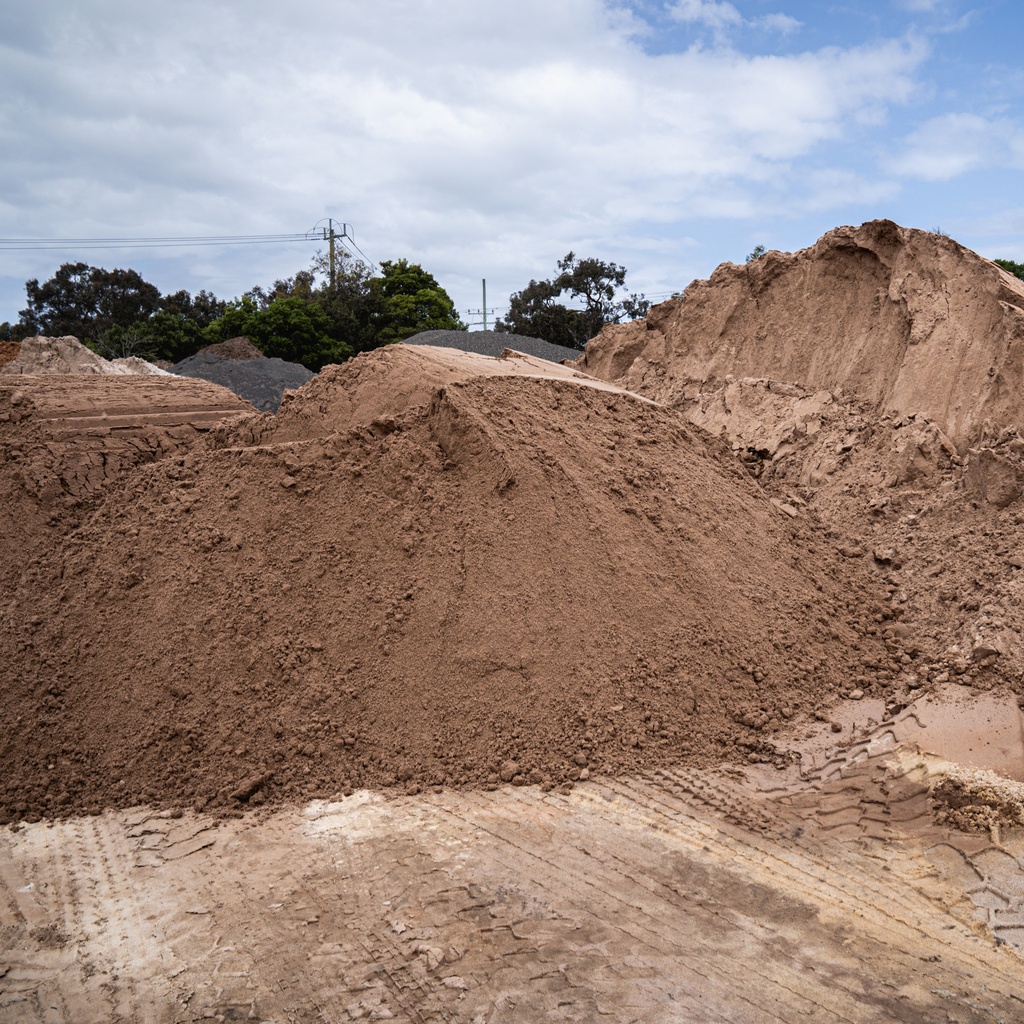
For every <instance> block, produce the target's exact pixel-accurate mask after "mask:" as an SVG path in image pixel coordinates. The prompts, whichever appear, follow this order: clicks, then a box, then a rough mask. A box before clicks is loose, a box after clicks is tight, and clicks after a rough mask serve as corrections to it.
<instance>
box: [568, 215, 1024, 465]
mask: <svg viewBox="0 0 1024 1024" xmlns="http://www.w3.org/2000/svg"><path fill="white" fill-rule="evenodd" d="M1022 342H1024V282H1022V281H1020V280H1018V279H1017V278H1015V277H1013V276H1012V275H1010V274H1007V273H1006V272H1005V271H1004V270H1002V269H1001V268H1000V267H998V266H996V264H994V263H992V262H990V261H989V260H986V259H983V258H982V257H980V256H978V255H977V254H976V253H973V252H971V251H970V250H969V249H965V248H964V247H963V246H961V245H959V244H958V243H957V242H955V241H953V240H952V239H950V238H946V237H944V236H941V235H934V234H931V233H929V232H926V231H917V230H914V229H911V228H902V227H899V226H898V225H896V224H894V223H892V221H871V222H870V223H867V224H863V225H861V226H860V227H858V228H853V227H841V228H836V229H835V230H833V231H830V232H828V233H827V234H826V235H824V236H822V238H821V239H819V240H818V242H817V243H815V244H814V245H813V246H811V247H810V248H808V249H802V250H800V251H799V252H796V253H781V252H769V253H767V254H765V256H763V257H762V258H761V259H758V260H754V261H753V262H751V263H748V264H746V265H744V266H737V265H735V264H732V263H724V264H722V266H720V267H719V268H718V269H717V270H716V271H715V272H714V274H712V275H711V277H710V278H709V279H708V280H707V281H694V282H693V284H691V285H690V286H689V287H688V288H687V290H686V291H685V292H684V294H683V296H682V297H681V298H680V299H675V300H671V301H669V302H665V303H662V304H661V305H659V306H656V307H654V309H652V310H651V313H650V315H649V316H648V317H647V319H646V320H638V321H634V322H633V323H631V324H627V325H624V326H618V327H610V328H606V329H605V331H604V332H602V334H600V335H598V337H597V338H595V339H594V340H593V341H591V342H590V343H589V344H588V346H587V353H586V356H585V358H584V359H581V360H579V361H578V364H577V365H579V366H580V368H582V369H586V371H587V372H588V373H592V374H594V375H595V376H597V377H602V378H604V379H607V380H619V381H621V382H622V383H623V384H624V385H625V386H626V387H630V388H632V389H633V390H635V391H639V392H640V393H641V394H651V393H653V392H655V391H658V392H660V393H661V394H662V395H667V394H668V393H670V392H671V391H672V390H673V383H675V384H676V385H677V386H678V385H680V384H682V382H685V381H691V380H698V381H704V380H708V379H709V378H710V379H715V378H718V379H721V378H724V377H725V376H727V375H728V376H732V377H736V378H744V377H750V378H764V377H768V378H771V379H772V380H776V381H788V382H794V383H798V384H801V385H803V386H804V387H808V388H811V389H820V388H826V389H832V390H835V389H839V390H842V391H845V392H848V393H850V394H852V395H855V396H856V397H858V398H860V399H862V400H864V401H865V402H867V403H868V404H869V405H870V406H871V407H872V408H873V409H874V410H875V411H876V412H879V413H883V412H892V413H895V414H896V415H898V416H908V415H913V414H918V415H922V416H924V417H927V418H928V419H930V420H933V421H934V422H935V423H936V424H938V426H939V427H940V428H941V429H942V430H943V431H944V432H945V433H946V434H948V435H949V436H950V437H951V438H952V439H953V441H954V442H955V443H956V444H957V445H958V446H959V447H961V448H963V447H965V446H966V445H969V444H972V443H973V442H974V441H975V440H976V438H977V436H978V434H979V432H980V430H981V428H982V427H983V425H984V423H985V420H986V419H993V420H998V421H1001V422H1011V423H1015V422H1018V420H1020V418H1021V410H1022V407H1021V394H1022V384H1024V345H1022Z"/></svg>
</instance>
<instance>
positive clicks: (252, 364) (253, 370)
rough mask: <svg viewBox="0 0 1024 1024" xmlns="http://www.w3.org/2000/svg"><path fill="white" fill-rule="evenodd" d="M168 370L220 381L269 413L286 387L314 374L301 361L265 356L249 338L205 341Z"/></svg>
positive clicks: (293, 385)
mask: <svg viewBox="0 0 1024 1024" xmlns="http://www.w3.org/2000/svg"><path fill="white" fill-rule="evenodd" d="M253 353H255V354H253ZM171 373H174V374H177V375H178V376H181V377H194V378H197V379H199V380H208V381H211V382H212V383H214V384H220V385H221V386H222V387H225V388H228V389H230V390H231V391H233V392H234V393H235V394H236V395H239V396H240V397H241V398H244V399H245V400H246V401H247V402H251V403H252V405H253V406H255V408H257V409H259V410H260V411H261V412H271V413H272V412H276V411H277V408H278V406H279V405H280V404H281V398H282V396H283V395H284V393H285V392H286V391H288V390H290V389H293V388H299V387H302V385H303V384H305V383H306V382H307V381H308V380H311V379H312V378H313V377H314V376H315V374H314V373H313V371H312V370H308V369H306V367H305V366H303V365H302V364H301V363H289V362H286V361H285V360H283V359H278V358H276V357H274V358H267V356H265V355H264V354H263V353H262V352H260V350H259V349H258V348H256V346H255V345H253V344H252V342H251V341H249V340H248V338H231V339H229V340H228V341H222V342H219V343H217V344H215V345H208V346H207V347H206V348H203V349H200V350H199V351H198V352H197V353H196V354H195V355H191V356H188V357H187V358H185V359H182V360H181V362H179V363H175V364H174V366H172V367H171Z"/></svg>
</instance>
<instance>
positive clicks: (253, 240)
mask: <svg viewBox="0 0 1024 1024" xmlns="http://www.w3.org/2000/svg"><path fill="white" fill-rule="evenodd" d="M315 238H317V235H316V234H315V233H314V232H312V231H304V232H294V233H291V234H277V235H270V234H268V235H181V236H175V235H164V236H154V237H146V238H0V251H7V252H12V251H31V250H43V249H170V248H192V247H194V246H218V245H274V244H277V243H281V242H310V241H313V240H314V239H315Z"/></svg>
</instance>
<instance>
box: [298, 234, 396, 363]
mask: <svg viewBox="0 0 1024 1024" xmlns="http://www.w3.org/2000/svg"><path fill="white" fill-rule="evenodd" d="M329 260H330V257H329V255H328V254H327V253H324V252H318V253H317V254H316V258H315V259H314V261H313V267H312V270H313V272H314V273H316V274H319V275H320V276H321V278H322V279H323V280H324V282H325V283H324V284H323V285H321V286H320V287H319V288H318V289H316V290H315V292H314V294H315V298H316V302H317V303H318V304H319V305H320V308H321V309H323V311H324V313H326V314H327V318H328V321H329V326H328V329H327V333H328V335H329V336H330V337H331V338H332V339H333V340H334V341H335V342H336V343H341V344H343V345H347V346H348V347H349V348H350V349H351V350H352V351H353V352H354V353H355V352H366V351H368V350H369V349H372V348H376V347H377V345H379V344H380V342H379V341H378V340H377V332H376V329H375V327H374V322H373V318H374V312H375V311H376V308H377V303H378V298H379V296H375V289H374V287H373V286H372V285H371V284H370V282H371V280H372V274H371V272H370V268H369V267H368V266H367V265H366V264H365V263H363V262H362V261H361V260H356V259H353V258H352V256H351V255H350V254H349V253H347V252H345V251H344V250H341V251H340V252H339V253H338V254H337V255H336V257H335V263H334V267H333V274H332V268H331V266H330V262H329Z"/></svg>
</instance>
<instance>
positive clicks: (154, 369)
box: [110, 356, 170, 377]
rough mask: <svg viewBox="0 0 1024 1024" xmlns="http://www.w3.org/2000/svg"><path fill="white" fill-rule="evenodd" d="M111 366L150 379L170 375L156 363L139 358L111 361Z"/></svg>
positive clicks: (130, 357)
mask: <svg viewBox="0 0 1024 1024" xmlns="http://www.w3.org/2000/svg"><path fill="white" fill-rule="evenodd" d="M110 365H111V366H114V367H117V369H119V370H122V371H124V372H125V373H141V374H145V375H147V376H150V377H169V376H170V373H169V372H168V371H167V370H165V369H163V368H162V367H160V366H157V365H156V363H150V362H147V360H145V359H140V358H139V357H138V356H124V357H122V358H121V359H111V360H110Z"/></svg>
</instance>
